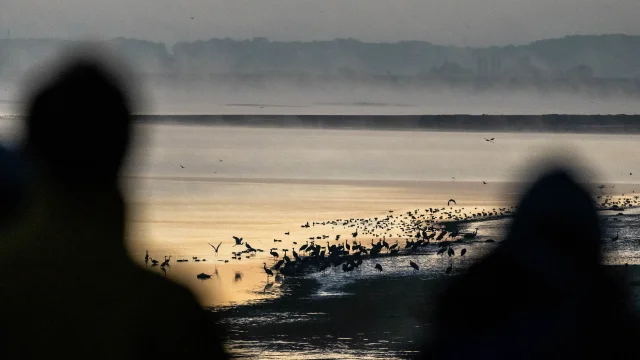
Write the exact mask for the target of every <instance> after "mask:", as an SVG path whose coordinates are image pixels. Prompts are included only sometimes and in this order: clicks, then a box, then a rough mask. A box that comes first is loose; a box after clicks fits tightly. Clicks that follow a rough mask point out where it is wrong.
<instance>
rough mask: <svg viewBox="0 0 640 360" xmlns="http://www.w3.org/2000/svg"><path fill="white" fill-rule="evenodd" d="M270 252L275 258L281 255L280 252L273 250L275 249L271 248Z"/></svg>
mask: <svg viewBox="0 0 640 360" xmlns="http://www.w3.org/2000/svg"><path fill="white" fill-rule="evenodd" d="M269 254H271V256H273V259H274V260H276V259H278V258H279V257H280V254H278V253H277V252H275V251H273V249H271V251H270V252H269Z"/></svg>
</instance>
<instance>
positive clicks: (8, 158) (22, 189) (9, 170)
mask: <svg viewBox="0 0 640 360" xmlns="http://www.w3.org/2000/svg"><path fill="white" fill-rule="evenodd" d="M26 178H27V168H26V164H25V162H24V161H23V159H22V157H21V156H20V155H19V154H17V153H16V152H15V151H13V150H10V149H7V148H6V147H4V146H2V145H0V199H2V203H1V204H0V232H1V231H2V230H3V229H5V228H7V227H8V226H9V225H10V223H11V222H12V221H13V220H14V219H15V218H16V217H17V216H20V212H21V211H23V210H24V205H25V201H26V191H27V190H26V187H27V183H26ZM1 244H2V240H1V239H0V246H1Z"/></svg>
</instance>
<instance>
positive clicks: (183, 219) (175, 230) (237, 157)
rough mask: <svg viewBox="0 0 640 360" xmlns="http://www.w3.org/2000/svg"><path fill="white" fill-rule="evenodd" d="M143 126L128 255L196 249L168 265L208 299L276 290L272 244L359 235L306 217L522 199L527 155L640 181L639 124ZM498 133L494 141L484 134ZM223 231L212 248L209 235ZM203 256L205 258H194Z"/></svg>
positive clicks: (133, 171)
mask: <svg viewBox="0 0 640 360" xmlns="http://www.w3.org/2000/svg"><path fill="white" fill-rule="evenodd" d="M137 130H138V133H139V135H140V137H139V142H138V143H137V148H136V149H135V151H134V153H133V154H132V156H131V159H130V160H131V161H130V163H129V166H128V169H127V172H126V173H127V178H126V184H127V191H128V193H129V196H130V205H131V209H132V211H131V222H132V226H131V236H130V242H129V246H130V252H131V254H132V256H133V257H134V258H135V259H138V260H140V259H142V258H143V256H144V250H146V249H148V250H149V251H150V254H151V256H152V257H156V258H159V259H163V257H164V256H165V255H167V256H168V255H171V256H172V259H188V260H190V262H188V263H181V264H176V263H174V266H172V268H171V270H170V271H168V274H167V276H168V277H169V278H173V279H175V280H177V281H180V282H183V283H185V284H187V286H189V287H190V288H192V289H193V290H194V291H195V292H196V293H197V294H198V296H199V298H200V299H201V301H202V302H203V304H205V305H214V304H218V305H225V304H232V303H234V304H239V303H243V302H246V301H251V300H257V299H263V298H265V297H269V296H270V295H269V294H277V292H273V291H272V292H268V293H265V292H263V291H261V290H262V289H264V285H265V274H264V272H263V270H262V265H263V263H264V262H267V263H268V264H271V263H269V261H268V260H270V259H271V257H270V256H269V254H268V251H269V249H270V248H272V247H276V248H278V249H283V248H286V249H290V248H292V247H294V246H296V247H299V246H300V245H302V244H303V243H304V242H305V240H307V239H308V237H310V236H317V235H327V236H329V237H330V239H333V238H334V237H335V235H338V234H342V236H343V238H344V236H348V235H349V233H350V232H349V230H348V229H346V230H345V229H339V228H334V229H331V228H326V227H325V228H322V229H321V228H315V229H314V228H313V227H312V228H311V229H303V228H300V225H302V224H304V223H306V222H307V221H310V222H313V221H325V220H332V219H339V218H352V217H353V218H369V217H375V216H382V215H384V214H387V213H388V211H389V210H394V211H395V212H404V211H407V210H414V209H424V208H426V207H431V206H434V207H440V206H445V205H446V202H447V200H448V199H449V198H454V199H456V200H457V203H458V209H460V208H463V207H465V206H467V207H471V206H473V207H481V208H495V207H499V206H507V205H513V203H514V201H515V198H516V196H517V194H518V193H519V187H518V186H514V184H513V183H512V182H513V181H522V180H524V181H527V180H530V176H531V175H530V165H531V164H533V163H534V162H535V161H536V159H540V158H541V157H544V156H546V155H548V154H549V153H554V154H564V155H565V156H566V157H571V158H572V159H575V160H576V161H578V162H580V163H581V164H582V165H583V166H584V167H585V168H586V169H587V171H585V173H584V174H585V176H584V180H585V181H588V182H590V183H592V184H593V187H592V189H593V190H594V193H597V192H600V190H598V189H597V188H596V185H599V184H600V183H607V184H617V186H616V187H615V188H611V186H612V185H608V188H607V189H605V190H604V191H605V192H606V193H607V194H617V195H621V194H623V193H628V194H631V193H632V191H633V190H634V189H635V187H636V184H637V183H638V182H639V181H640V180H639V179H640V169H638V173H637V175H635V168H634V167H636V166H637V165H636V164H637V162H635V160H634V159H636V158H637V157H638V155H640V154H639V152H640V149H639V148H638V147H637V144H638V140H640V136H636V135H633V136H612V135H571V134H562V135H560V134H519V133H518V134H516V133H513V134H505V133H500V134H484V133H444V132H406V131H397V132H394V131H361V130H330V129H327V130H318V129H314V130H309V129H262V128H242V127H233V128H225V127H206V126H195V125H141V126H138V128H137ZM491 137H495V138H496V139H495V142H494V143H490V142H487V141H485V138H491ZM630 173H631V174H634V175H630ZM483 181H484V182H486V183H487V184H486V185H485V184H483ZM589 186H591V185H589ZM638 189H639V191H640V186H639V187H638ZM285 232H290V235H285ZM232 236H238V237H242V238H244V241H246V242H249V243H250V244H251V245H252V246H253V247H256V248H261V249H263V250H265V252H264V253H258V255H257V256H255V257H251V258H249V259H247V258H246V257H244V256H243V259H242V260H232V261H230V262H229V263H224V262H223V261H219V260H229V259H230V257H231V253H232V252H233V251H238V250H244V248H243V247H242V246H235V247H234V246H233V244H234V240H233V238H232ZM274 239H276V240H282V242H277V243H274ZM362 240H363V241H365V240H367V239H362ZM220 242H222V245H221V246H220V250H219V253H218V256H217V257H216V256H214V252H213V250H212V248H211V247H210V246H209V245H208V243H211V244H213V245H218V244H219V243H220ZM294 242H296V243H297V245H294V244H293V243H294ZM322 245H324V241H322ZM280 253H282V251H280ZM194 256H196V257H199V258H205V259H206V260H207V261H206V262H199V263H195V262H193V260H192V259H193V257H194ZM200 272H205V273H209V274H214V273H216V272H217V274H218V276H216V278H217V280H215V281H209V282H202V281H199V280H197V279H196V278H195V274H197V273H200ZM236 273H239V274H241V275H240V276H241V280H239V279H238V278H237V276H236Z"/></svg>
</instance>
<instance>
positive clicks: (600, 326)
mask: <svg viewBox="0 0 640 360" xmlns="http://www.w3.org/2000/svg"><path fill="white" fill-rule="evenodd" d="M497 246H498V248H497V249H496V250H495V251H494V252H493V253H492V254H490V255H489V256H487V258H485V259H483V260H481V261H480V262H478V263H476V264H474V265H473V266H472V267H471V268H470V269H469V270H468V272H467V273H466V274H464V275H462V276H461V277H460V278H457V279H453V280H452V283H451V284H450V287H449V288H448V289H447V291H446V292H445V293H444V295H443V296H442V298H440V299H439V301H438V303H437V304H436V307H435V308H434V309H433V313H434V316H435V321H434V323H433V327H432V329H431V330H430V332H431V335H432V336H431V339H430V342H429V346H427V347H426V348H425V349H424V351H423V352H422V357H423V358H430V359H462V358H465V359H470V358H472V359H548V358H564V359H568V358H572V359H573V358H575V359H581V358H606V359H610V358H637V355H638V352H637V351H636V350H635V342H634V340H635V335H636V334H637V331H636V330H637V324H636V322H635V319H634V317H633V316H632V315H631V312H630V309H629V306H628V304H627V301H626V294H625V292H624V288H623V287H622V284H621V282H618V281H617V280H614V278H613V277H612V276H611V273H610V272H609V271H607V270H606V269H605V268H604V267H603V266H602V265H601V233H600V227H599V220H598V216H597V214H596V210H595V207H594V204H593V202H592V199H591V198H590V196H589V195H588V193H587V192H586V191H585V190H584V189H582V188H581V187H580V186H579V185H578V184H577V183H576V182H575V181H574V180H573V179H572V177H571V176H570V175H568V173H566V172H565V171H563V170H553V171H550V172H548V173H547V174H546V175H544V176H542V177H541V178H540V179H539V180H538V181H537V182H535V183H534V185H533V186H532V187H531V188H530V189H529V191H528V192H526V194H525V195H524V197H523V199H522V200H521V203H520V205H519V206H518V211H517V214H516V216H515V218H514V220H513V223H512V225H511V229H510V232H509V234H508V237H507V239H506V240H505V241H504V242H503V243H501V244H500V245H497Z"/></svg>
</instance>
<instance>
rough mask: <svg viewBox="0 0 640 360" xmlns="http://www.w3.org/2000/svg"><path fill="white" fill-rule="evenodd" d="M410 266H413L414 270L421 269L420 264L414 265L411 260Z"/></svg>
mask: <svg viewBox="0 0 640 360" xmlns="http://www.w3.org/2000/svg"><path fill="white" fill-rule="evenodd" d="M409 266H411V267H412V268H413V269H414V270H420V267H419V266H418V264H416V263H414V262H413V261H411V260H409Z"/></svg>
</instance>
